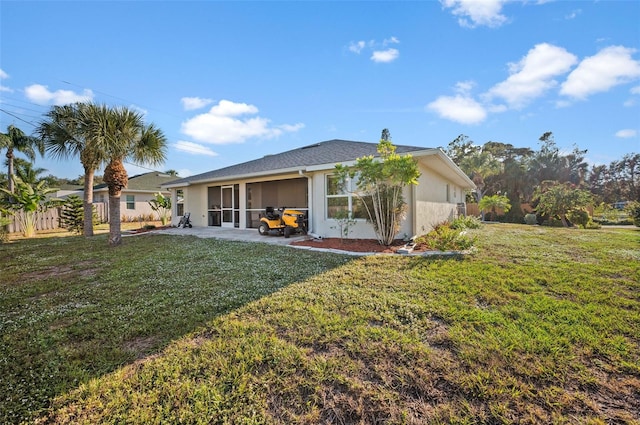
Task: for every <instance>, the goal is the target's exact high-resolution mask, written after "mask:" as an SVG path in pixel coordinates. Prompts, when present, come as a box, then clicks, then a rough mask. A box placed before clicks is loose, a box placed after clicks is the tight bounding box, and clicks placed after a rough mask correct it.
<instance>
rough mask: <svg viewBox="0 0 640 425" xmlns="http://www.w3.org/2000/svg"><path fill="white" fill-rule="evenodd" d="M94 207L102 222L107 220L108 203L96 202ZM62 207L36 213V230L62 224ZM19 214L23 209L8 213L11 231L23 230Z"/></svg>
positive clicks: (57, 226) (55, 227) (54, 227)
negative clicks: (12, 213) (11, 213)
mask: <svg viewBox="0 0 640 425" xmlns="http://www.w3.org/2000/svg"><path fill="white" fill-rule="evenodd" d="M93 208H94V209H95V211H96V215H97V216H98V221H99V222H100V223H106V222H107V214H108V211H107V204H106V203H105V202H94V203H93ZM61 209H62V207H55V208H50V209H48V210H47V211H44V212H38V213H36V231H42V230H54V229H57V228H59V227H62V226H60V210H61ZM18 214H23V213H22V212H21V211H20V212H16V213H15V214H14V215H8V216H7V217H8V218H9V219H11V223H9V229H8V230H9V233H20V232H22V227H21V226H20V223H19V221H18V217H17V215H18Z"/></svg>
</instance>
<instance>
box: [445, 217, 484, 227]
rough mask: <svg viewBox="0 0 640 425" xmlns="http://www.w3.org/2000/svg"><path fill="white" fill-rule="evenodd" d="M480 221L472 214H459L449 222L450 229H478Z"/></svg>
mask: <svg viewBox="0 0 640 425" xmlns="http://www.w3.org/2000/svg"><path fill="white" fill-rule="evenodd" d="M481 224H482V222H481V221H480V220H479V219H478V218H476V217H473V216H470V215H469V216H466V217H465V216H459V217H457V218H456V219H455V220H453V222H452V223H451V228H452V229H458V230H464V229H479V228H480V225H481Z"/></svg>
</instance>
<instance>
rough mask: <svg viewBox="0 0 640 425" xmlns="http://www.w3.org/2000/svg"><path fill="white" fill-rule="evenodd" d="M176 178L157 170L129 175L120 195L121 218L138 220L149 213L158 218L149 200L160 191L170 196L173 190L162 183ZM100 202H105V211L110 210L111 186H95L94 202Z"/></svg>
mask: <svg viewBox="0 0 640 425" xmlns="http://www.w3.org/2000/svg"><path fill="white" fill-rule="evenodd" d="M175 180H176V176H171V175H169V174H164V173H160V172H157V171H153V172H149V173H144V174H138V175H136V176H133V177H129V182H128V184H127V187H126V188H124V189H122V194H121V196H120V215H121V216H122V217H121V218H126V220H123V221H137V220H139V219H140V218H142V219H143V220H144V219H145V217H148V216H149V215H153V216H155V219H156V220H157V219H158V217H157V213H155V212H154V211H153V210H152V209H151V206H150V205H149V201H150V200H152V199H155V194H156V193H158V192H160V193H162V194H163V195H164V196H170V195H171V192H169V191H168V190H167V189H164V188H163V187H162V185H163V184H165V183H168V182H171V181H175ZM100 202H102V203H104V205H105V211H109V188H108V187H107V185H106V184H100V185H97V186H94V187H93V203H94V204H96V203H100ZM174 217H175V215H174Z"/></svg>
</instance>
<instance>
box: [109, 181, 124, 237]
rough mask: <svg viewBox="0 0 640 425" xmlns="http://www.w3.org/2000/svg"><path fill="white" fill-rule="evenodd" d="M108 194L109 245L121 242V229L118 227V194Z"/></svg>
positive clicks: (119, 192) (119, 193) (120, 192)
mask: <svg viewBox="0 0 640 425" xmlns="http://www.w3.org/2000/svg"><path fill="white" fill-rule="evenodd" d="M121 194H122V191H120V190H119V191H118V192H117V193H116V194H114V195H111V194H109V246H117V245H120V243H121V242H122V231H121V229H120V195H121Z"/></svg>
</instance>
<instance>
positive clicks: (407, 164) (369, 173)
mask: <svg viewBox="0 0 640 425" xmlns="http://www.w3.org/2000/svg"><path fill="white" fill-rule="evenodd" d="M389 139H390V135H389V130H387V129H384V130H383V131H382V138H381V139H380V142H379V143H378V153H379V154H380V158H379V159H376V158H374V156H373V155H370V156H365V157H361V158H358V159H357V160H356V162H355V164H354V165H352V166H343V165H342V164H337V165H336V174H337V175H338V180H339V181H340V183H341V184H342V185H343V186H346V183H347V181H348V180H349V179H355V180H356V182H357V183H356V186H357V189H358V191H357V192H356V193H355V194H356V196H358V197H359V198H360V199H361V200H362V202H363V204H364V206H365V209H366V211H367V215H368V217H369V222H370V223H371V224H372V225H373V229H374V231H375V234H376V238H377V240H378V242H379V243H380V244H381V245H391V243H393V240H394V238H395V236H396V235H397V233H398V231H399V230H400V223H401V221H402V218H403V217H404V214H405V210H406V203H405V201H404V198H403V196H402V191H403V190H404V188H405V187H406V186H408V185H412V184H418V178H419V177H420V170H419V169H418V165H417V163H416V161H415V160H414V159H413V157H412V156H411V155H399V154H397V153H396V147H395V146H394V145H393V144H392V143H391V141H390V140H389Z"/></svg>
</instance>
